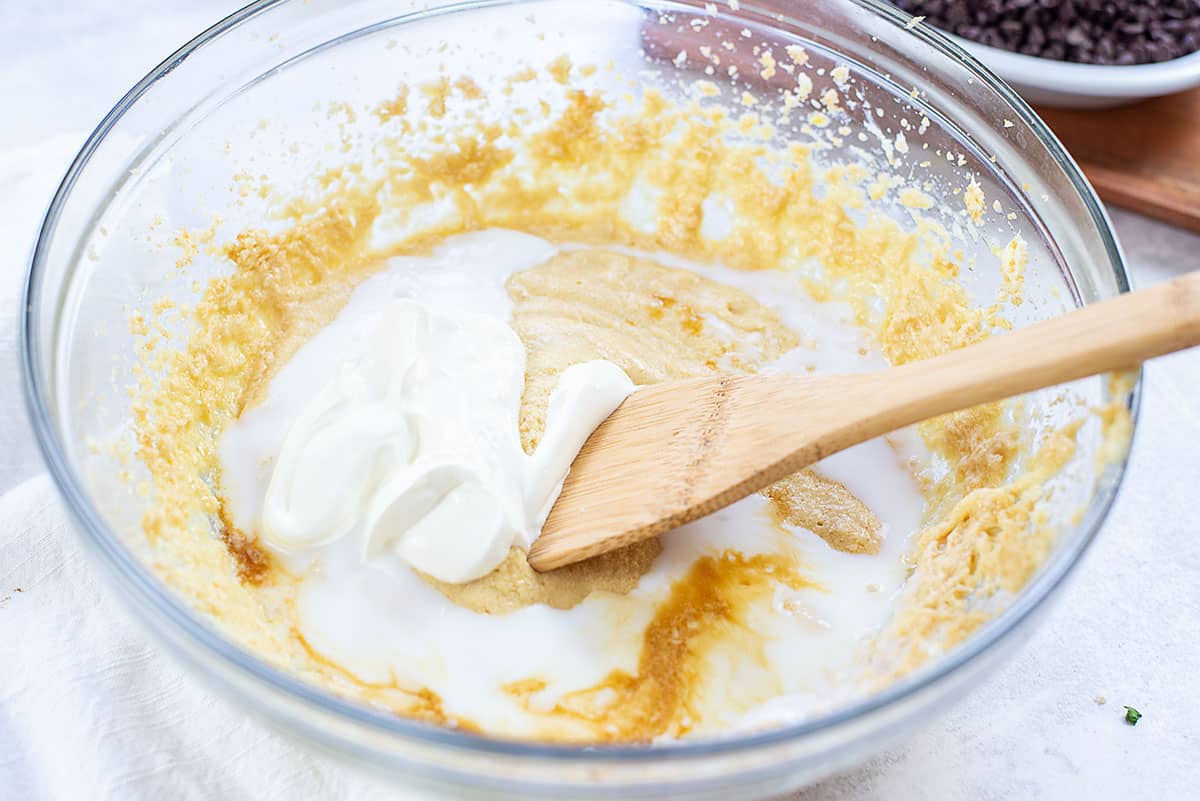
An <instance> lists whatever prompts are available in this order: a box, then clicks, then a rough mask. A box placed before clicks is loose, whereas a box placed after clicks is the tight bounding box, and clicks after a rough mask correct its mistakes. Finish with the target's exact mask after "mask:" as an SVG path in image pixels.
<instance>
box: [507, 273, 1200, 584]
mask: <svg viewBox="0 0 1200 801" xmlns="http://www.w3.org/2000/svg"><path fill="white" fill-rule="evenodd" d="M1197 344H1200V272H1194V273H1189V274H1188V275H1186V276H1183V277H1181V278H1177V279H1175V280H1174V281H1170V282H1168V283H1165V284H1161V285H1159V286H1156V287H1154V288H1152V289H1146V290H1142V291H1140V292H1134V293H1131V294H1126V295H1123V296H1121V297H1119V298H1114V299H1112V300H1107V301H1104V302H1102V303H1097V304H1094V305H1092V306H1088V307H1086V308H1084V309H1080V310H1077V311H1073V312H1070V313H1069V314H1065V315H1063V316H1062V317H1058V318H1055V319H1053V320H1046V321H1044V322H1041V323H1037V324H1035V325H1031V326H1029V327H1027V328H1023V329H1021V330H1019V331H1015V332H1013V333H1010V334H1005V335H1002V336H995V337H992V338H990V339H987V340H984V341H983V342H980V343H979V344H977V345H972V346H970V347H967V348H962V349H961V350H956V351H952V352H950V353H947V354H944V355H942V356H938V357H937V358H933V359H928V360H925V361H921V362H912V363H910V364H906V365H903V366H900V367H893V368H890V369H887V370H881V371H878V372H874V373H863V374H856V375H831V376H818V377H802V376H792V375H762V376H754V375H749V376H714V377H711V378H701V379H696V380H690V381H676V382H670V383H665V384H656V385H653V386H649V387H646V388H644V389H641V390H638V391H637V392H635V393H634V394H632V395H630V396H629V397H628V398H627V399H626V400H625V402H624V403H623V404H621V406H620V407H619V408H618V409H617V410H616V411H615V412H613V413H612V415H610V416H609V418H608V419H607V420H605V421H604V422H603V423H601V424H600V426H599V427H598V428H597V429H596V430H595V432H593V433H592V436H591V438H589V439H588V441H587V443H586V444H584V446H583V449H582V450H581V451H580V452H579V455H578V456H577V457H576V458H575V462H574V464H573V465H572V466H571V472H570V473H569V474H568V475H567V479H566V482H565V483H564V484H563V490H562V494H561V495H559V497H558V502H557V503H555V505H554V508H553V509H552V510H551V512H550V517H549V518H548V519H547V521H546V525H545V527H544V528H543V529H542V534H541V536H540V537H539V538H538V539H537V541H536V542H534V544H533V547H532V548H531V549H530V551H529V563H530V564H531V565H532V566H533V567H534V568H535V569H536V570H543V571H544V570H553V569H554V568H557V567H562V566H563V565H569V564H571V563H573V562H578V561H581V560H583V559H587V558H588V557H591V556H596V555H597V554H601V553H604V552H606V551H611V550H613V549H614V548H619V547H621V546H623V545H629V544H631V543H633V542H636V541H638V540H642V539H645V538H647V537H652V536H654V535H656V534H661V533H663V532H665V531H668V530H670V529H672V528H675V527H676V526H680V525H682V524H684V523H686V522H688V521H689V520H694V519H696V518H697V517H702V516H703V515H706V514H709V513H710V512H714V511H716V510H717V509H720V508H721V507H723V506H727V505H729V504H731V503H733V502H734V501H736V500H738V499H740V498H743V497H745V496H746V495H749V494H750V493H752V492H755V491H757V490H760V489H762V488H763V487H765V486H767V485H768V484H771V483H773V482H775V481H777V480H779V479H781V478H783V477H784V476H787V475H790V474H791V473H794V472H796V471H797V470H800V469H801V468H803V467H806V466H807V465H810V464H812V463H813V462H816V461H818V460H820V459H822V458H824V457H825V456H828V455H829V454H831V453H836V452H837V451H840V450H843V449H845V448H848V447H850V446H851V445H855V444H857V443H860V442H864V441H866V440H868V439H871V438H873V437H877V436H880V435H882V434H886V433H888V432H889V431H894V430H896V429H898V428H902V427H904V426H907V425H911V424H912V423H916V422H918V421H921V420H926V419H928V418H931V417H936V416H938V415H940V414H945V413H946V412H953V411H957V410H959V409H967V408H970V407H971V406H975V405H978V404H980V403H986V402H989V401H995V400H1000V399H1001V398H1008V397H1011V396H1013V395H1019V394H1021V393H1023V392H1029V391H1031V390H1034V389H1040V388H1042V387H1048V386H1053V385H1055V384H1061V383H1063V382H1066V381H1073V380H1075V379H1078V378H1083V377H1085V376H1089V375H1095V374H1097V373H1103V372H1108V371H1111V370H1120V369H1125V368H1131V367H1135V366H1137V365H1138V364H1140V363H1141V362H1142V361H1144V360H1146V359H1149V358H1151V357H1153V356H1159V355H1162V354H1164V353H1170V352H1172V351H1176V350H1181V349H1183V348H1187V347H1191V346H1193V345H1197Z"/></svg>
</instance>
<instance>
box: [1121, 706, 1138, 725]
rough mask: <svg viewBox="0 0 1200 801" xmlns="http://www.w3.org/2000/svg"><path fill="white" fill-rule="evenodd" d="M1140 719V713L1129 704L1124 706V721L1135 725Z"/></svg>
mask: <svg viewBox="0 0 1200 801" xmlns="http://www.w3.org/2000/svg"><path fill="white" fill-rule="evenodd" d="M1141 719H1142V713H1141V712H1138V711H1137V710H1136V709H1134V708H1133V707H1131V706H1127V707H1125V722H1126V723H1128V724H1129V725H1130V726H1136V725H1137V722H1138V721H1139V720H1141Z"/></svg>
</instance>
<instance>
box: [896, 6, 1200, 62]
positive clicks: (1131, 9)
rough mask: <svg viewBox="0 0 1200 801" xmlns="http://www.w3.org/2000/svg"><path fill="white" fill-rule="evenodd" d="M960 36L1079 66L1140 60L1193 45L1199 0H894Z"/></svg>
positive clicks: (1162, 57) (1198, 39) (1199, 32)
mask: <svg viewBox="0 0 1200 801" xmlns="http://www.w3.org/2000/svg"><path fill="white" fill-rule="evenodd" d="M893 2H894V3H895V4H896V5H897V6H899V7H900V8H902V9H904V10H905V11H907V12H909V13H910V14H913V15H916V16H923V17H925V21H926V22H928V23H929V24H931V25H936V26H937V27H939V28H942V29H944V30H947V31H951V32H952V33H956V34H958V35H959V36H961V37H963V38H964V39H971V40H974V41H976V42H979V43H980V44H985V45H991V46H992V47H999V48H1001V49H1004V50H1012V51H1014V52H1017V53H1024V54H1025V55H1029V56H1041V57H1042V58H1053V59H1057V60H1059V61H1077V62H1082V63H1084V64H1120V65H1127V64H1147V63H1150V62H1154V61H1167V60H1169V59H1172V58H1178V57H1179V56H1183V55H1187V54H1188V53H1193V52H1195V51H1197V50H1200V0H893Z"/></svg>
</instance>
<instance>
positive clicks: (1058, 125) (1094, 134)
mask: <svg viewBox="0 0 1200 801" xmlns="http://www.w3.org/2000/svg"><path fill="white" fill-rule="evenodd" d="M1037 112H1038V114H1040V115H1041V116H1042V119H1044V120H1045V121H1046V122H1047V123H1049V125H1050V127H1051V128H1052V129H1053V130H1054V132H1055V133H1056V134H1058V137H1059V139H1061V140H1062V142H1063V144H1064V145H1066V146H1067V150H1069V151H1070V152H1071V155H1072V156H1074V157H1075V160H1076V161H1077V162H1079V166H1080V167H1082V168H1083V171H1084V173H1085V174H1086V175H1087V177H1088V180H1090V181H1091V182H1092V186H1094V187H1096V191H1097V192H1098V193H1099V194H1100V197H1101V198H1103V199H1104V200H1105V201H1106V202H1108V203H1112V204H1113V205H1116V206H1123V207H1124V208H1127V209H1130V210H1132V211H1136V212H1140V213H1142V214H1145V215H1147V216H1149V217H1156V218H1158V219H1160V220H1165V221H1166V222H1169V223H1172V224H1174V225H1180V226H1183V227H1185V228H1190V229H1192V230H1193V231H1200V89H1194V90H1192V91H1189V92H1183V93H1181V94H1176V95H1169V96H1167V97H1160V98H1156V99H1154V100H1146V101H1143V102H1141V103H1137V104H1134V105H1132V106H1122V107H1120V108H1115V109H1101V110H1099V111H1069V110H1063V109H1049V108H1039V109H1037Z"/></svg>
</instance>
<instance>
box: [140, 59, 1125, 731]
mask: <svg viewBox="0 0 1200 801" xmlns="http://www.w3.org/2000/svg"><path fill="white" fill-rule="evenodd" d="M790 57H791V58H792V59H793V60H792V61H791V62H789V66H790V67H791V69H793V70H798V69H800V68H802V66H803V63H804V59H803V58H801V54H800V53H791V54H790ZM589 78H593V80H590V81H589ZM529 81H534V82H535V83H536V84H537V86H538V87H539V96H538V98H537V101H536V102H531V103H529V104H527V105H522V101H521V100H520V92H519V91H514V89H513V87H519V86H521V85H525V84H526V83H527V82H529ZM841 83H844V76H842V77H841V78H839V85H841ZM697 91H698V92H699V93H700V94H701V95H709V94H711V93H712V92H711V90H710V89H709V88H708V86H705V85H700V86H699V87H698V89H697ZM788 97H789V95H788V94H786V93H785V95H783V96H781V97H780V98H778V108H779V110H780V112H781V113H783V114H787V113H788V112H789V110H790V109H795V108H796V105H797V104H796V103H795V102H794V95H792V97H793V100H789V99H788ZM826 106H827V107H828V113H830V114H834V115H836V113H837V112H836V103H835V102H833V100H832V99H831V100H830V101H829V102H828V103H826ZM374 111H375V118H376V119H377V120H378V122H379V124H378V131H377V132H376V133H374V134H373V135H374V136H376V137H377V141H376V142H375V144H374V150H373V153H374V158H375V159H376V161H373V162H372V163H370V164H364V165H358V166H357V167H355V168H353V169H346V168H342V169H339V170H334V171H331V172H330V173H329V174H327V175H324V176H322V177H321V180H320V181H319V186H318V188H317V189H316V190H314V191H313V192H310V193H308V194H305V193H303V192H300V191H297V192H296V193H295V194H294V196H292V197H291V198H290V199H289V202H288V203H287V204H286V206H282V205H281V207H282V208H284V209H285V214H286V218H285V219H286V225H283V226H277V228H276V230H274V231H273V232H271V233H268V232H267V231H265V230H261V231H260V230H248V231H244V232H242V233H241V234H239V235H238V236H237V237H236V238H234V239H233V240H232V241H230V242H227V243H224V244H222V245H220V246H219V253H220V255H221V256H222V257H223V258H225V259H227V260H228V262H229V263H230V264H231V265H232V270H231V271H230V272H229V273H228V274H227V275H225V276H223V277H218V278H215V279H213V280H212V281H211V282H210V283H209V284H208V285H207V288H206V289H205V292H204V295H203V298H202V300H201V301H200V303H199V304H198V305H197V307H196V309H195V312H194V320H195V327H194V330H193V331H192V332H191V334H190V335H189V339H188V341H187V342H186V343H182V344H181V345H180V346H179V348H178V349H175V350H172V349H170V348H169V347H161V346H160V347H158V348H157V349H153V350H150V352H149V353H148V354H147V356H146V363H147V370H146V373H145V375H146V378H145V381H144V383H143V385H142V386H141V387H140V388H139V394H140V398H141V402H140V403H139V404H138V405H137V413H138V419H137V421H136V423H137V434H138V446H137V455H138V456H139V458H140V459H141V460H142V461H143V462H144V463H145V464H146V466H147V467H148V468H149V471H150V474H151V476H152V483H153V496H152V497H153V503H152V506H151V509H150V511H149V512H148V513H147V515H146V517H145V519H144V528H145V531H146V533H147V534H148V536H149V537H150V540H151V542H152V545H153V547H154V549H155V553H156V554H157V557H156V568H157V569H158V570H159V571H160V572H161V573H162V574H163V576H164V577H165V579H166V580H167V581H168V582H169V583H171V584H172V585H174V586H175V587H176V588H178V589H179V590H180V591H181V592H182V593H183V594H184V595H185V596H186V597H187V598H189V600H191V601H192V602H193V604H195V605H196V606H197V607H198V608H199V609H201V610H202V611H204V612H206V613H208V614H210V615H211V616H212V617H214V618H216V619H217V620H219V621H220V623H221V624H222V625H223V626H224V627H225V628H226V629H227V630H228V631H229V632H230V633H231V634H232V635H233V636H234V637H236V638H237V639H238V640H239V641H241V642H243V643H244V644H245V645H246V646H247V647H249V648H251V649H253V650H255V651H256V652H258V653H260V654H262V655H263V656H264V657H266V658H268V659H271V660H272V661H274V662H276V663H278V664H280V665H282V666H284V667H286V668H287V669H289V670H292V671H295V672H297V673H299V674H301V675H303V676H305V677H306V678H308V679H310V680H311V681H314V682H317V683H319V684H321V685H324V686H326V687H328V688H330V689H332V690H333V691H335V692H338V693H341V694H344V695H348V696H350V697H353V698H357V699H361V700H363V701H367V702H369V703H372V704H375V705H378V706H382V707H384V708H387V709H391V710H394V711H395V712H396V713H398V714H402V715H409V716H414V717H418V718H422V719H425V720H429V721H433V722H437V723H441V724H445V725H453V726H460V727H465V728H472V729H478V730H481V731H484V732H488V733H494V734H500V735H508V736H518V737H527V738H534V739H539V740H549V741H583V742H602V741H639V742H646V741H651V740H655V739H658V738H675V737H682V736H688V735H697V734H705V735H715V734H720V733H722V732H727V731H730V730H734V729H744V728H747V727H759V726H771V725H777V724H779V723H781V722H784V721H789V720H795V719H799V718H804V717H808V716H811V715H814V714H817V713H820V712H822V711H825V710H827V709H829V708H830V707H832V706H834V705H837V704H840V703H845V702H846V701H847V700H849V699H852V698H855V697H860V696H862V695H864V694H866V693H869V692H871V691H872V690H873V689H875V688H876V687H878V686H880V685H881V684H882V683H884V682H886V681H888V680H890V679H892V678H894V677H895V676H898V675H902V674H904V673H906V672H908V671H910V670H912V669H913V668H915V667H917V666H918V665H919V664H921V663H922V662H923V661H924V660H925V659H927V658H928V657H929V656H930V655H934V654H937V653H940V652H942V651H943V650H945V649H946V648H948V647H950V646H952V645H954V644H955V643H956V642H958V641H960V640H961V639H963V638H964V637H966V636H967V635H968V634H970V632H971V631H973V630H974V629H975V628H976V627H978V626H979V625H980V624H981V623H982V622H983V621H984V620H986V619H987V617H988V616H989V615H990V614H992V613H993V612H994V609H995V607H996V605H995V604H989V599H990V598H998V597H1000V596H1001V595H1003V594H1005V593H1014V592H1016V591H1017V590H1019V589H1020V587H1021V586H1022V585H1023V584H1024V582H1025V581H1026V580H1027V579H1028V577H1029V576H1030V575H1031V574H1032V573H1033V571H1034V570H1035V569H1036V568H1037V566H1038V565H1039V564H1040V561H1041V559H1042V558H1043V557H1044V555H1045V553H1046V552H1047V550H1048V549H1049V546H1050V544H1051V542H1052V540H1053V536H1054V532H1053V530H1052V528H1051V527H1050V526H1049V525H1048V524H1047V523H1046V522H1045V521H1044V520H1043V519H1042V518H1041V516H1040V515H1039V513H1038V504H1039V502H1040V500H1041V492H1040V489H1039V488H1040V487H1041V485H1042V483H1043V482H1045V481H1046V480H1048V479H1050V478H1051V477H1052V476H1053V475H1054V474H1055V473H1056V472H1057V471H1058V470H1059V469H1060V468H1061V467H1062V466H1063V465H1064V464H1065V463H1066V462H1067V461H1068V460H1069V459H1070V458H1071V455H1072V453H1073V449H1074V433H1075V430H1074V428H1073V427H1068V428H1067V429H1065V430H1060V431H1056V432H1051V433H1050V434H1048V435H1046V436H1043V437H1042V438H1041V439H1040V441H1038V442H1037V444H1036V447H1035V446H1034V445H1033V443H1031V442H1030V441H1029V440H1030V438H1029V437H1027V436H1026V435H1025V434H1023V433H1022V432H1023V428H1022V426H1021V422H1022V417H1021V411H1020V409H1019V408H1017V407H1015V406H1014V407H1005V406H1002V405H990V406H984V407H979V408H976V409H973V410H970V411H968V412H962V413H958V414H954V415H948V416H947V417H945V418H942V419H940V420H937V421H933V422H931V423H928V424H925V425H923V426H921V427H920V430H919V432H916V431H913V432H904V433H902V434H900V435H897V436H894V437H891V438H888V439H887V440H879V441H874V442H869V443H866V444H864V445H862V446H859V447H858V448H854V449H852V450H851V451H848V452H846V453H844V454H841V455H838V456H836V457H833V458H831V459H828V460H826V461H824V462H822V463H820V464H818V465H817V466H816V467H815V468H813V469H812V470H806V471H803V472H802V473H799V474H797V475H795V476H792V477H790V478H788V479H786V480H784V481H781V482H779V483H778V484H776V485H775V486H773V487H771V488H770V489H769V490H767V491H766V492H765V493H764V494H763V495H762V496H757V497H752V498H749V499H747V500H745V501H743V502H741V503H739V504H736V505H735V506H733V507H730V508H729V509H727V510H724V511H722V512H720V513H718V514H717V515H714V516H712V517H710V518H707V519H704V520H701V521H698V522H697V523H693V524H691V525H689V526H687V527H686V528H685V529H682V530H679V531H677V532H674V533H672V534H671V535H670V536H668V537H665V538H663V540H662V542H661V543H660V542H657V541H651V542H644V543H640V544H638V545H635V546H633V547H631V548H628V549H625V550H623V551H618V552H615V553H612V554H608V555H605V556H603V557H599V558H597V559H594V560H592V561H590V562H585V563H582V564H579V565H575V566H572V567H570V568H566V569H563V570H561V571H556V572H553V573H548V574H537V573H534V572H533V571H532V570H531V569H530V568H529V566H528V565H527V563H526V562H525V559H524V551H525V549H526V548H527V547H528V545H529V543H530V542H531V541H532V538H533V537H536V535H537V529H538V527H539V526H540V523H541V520H543V519H544V515H545V512H546V511H548V508H549V506H548V504H549V503H551V502H552V500H553V497H554V494H555V487H556V486H557V483H558V481H560V480H561V475H562V470H563V469H564V468H565V465H566V464H568V463H569V461H570V457H571V456H572V455H573V453H574V450H575V449H577V448H578V445H579V444H581V442H582V438H583V437H586V434H587V432H588V431H590V428H591V426H594V425H595V424H596V423H598V422H599V421H600V420H602V419H603V417H604V416H605V415H606V414H607V413H608V411H610V410H611V409H612V408H613V407H615V405H616V403H619V402H620V399H621V398H622V397H624V393H627V392H629V391H631V390H632V389H633V386H634V385H645V384H650V383H654V382H658V381H664V380H671V379H678V378H685V377H690V376H701V375H706V374H711V373H719V372H758V371H764V370H782V371H792V372H813V371H825V372H832V371H853V370H863V369H873V368H877V367H880V366H883V365H885V364H887V363H902V362H905V361H910V360H914V359H919V358H924V357H927V356H931V355H934V354H937V353H940V352H943V351H945V350H947V349H950V348H954V347H959V346H962V345H964V344H968V343H971V342H974V341H977V340H979V339H981V338H983V337H986V336H988V335H989V334H990V333H992V332H993V331H994V330H996V329H1001V328H1004V327H1005V326H1006V325H1007V323H1006V321H1005V318H1004V313H1005V309H1006V308H1008V306H1009V304H1014V303H1019V302H1020V292H1021V281H1022V275H1023V269H1024V258H1025V257H1024V249H1023V243H1022V242H1021V241H1020V240H1019V239H1014V240H1013V242H1011V243H1010V244H1009V246H1008V247H1007V248H1006V249H1004V250H1003V251H1002V252H1001V253H1000V255H999V256H998V263H997V264H995V265H992V266H991V269H995V270H997V271H998V273H999V274H1000V275H1001V276H1002V277H1003V281H1002V289H1001V291H1000V293H999V296H998V297H996V298H994V299H991V300H989V302H988V304H987V305H985V306H983V307H978V306H976V305H974V304H973V303H972V302H971V300H970V298H969V297H968V296H967V293H966V291H965V290H964V289H963V288H962V286H960V285H959V284H958V283H957V282H956V281H955V280H954V278H955V275H956V273H957V270H958V269H959V266H958V263H957V262H956V260H955V258H954V257H953V255H952V248H951V246H950V242H949V239H948V238H947V237H946V236H945V234H944V233H940V232H939V231H938V230H937V229H936V227H934V226H920V228H919V230H920V233H913V232H911V231H909V230H906V229H905V228H904V227H903V226H901V225H900V224H898V223H897V222H895V221H894V220H892V219H890V218H888V217H885V216H882V215H874V216H872V217H871V218H870V219H869V220H866V221H863V220H861V219H858V220H856V219H855V217H854V216H853V215H852V214H851V210H853V209H855V208H857V207H859V206H861V205H862V204H863V203H864V202H865V200H866V198H867V197H872V198H877V197H882V196H888V195H889V194H894V195H895V196H897V197H899V198H900V200H901V202H907V203H908V204H909V205H911V206H914V207H917V208H920V207H921V206H923V205H924V204H923V200H924V195H922V193H921V192H920V191H919V190H916V189H912V188H907V187H901V186H900V185H898V183H896V182H889V181H886V180H883V179H881V178H880V177H878V176H876V177H871V176H869V175H867V174H866V173H865V172H863V171H855V170H853V169H842V170H835V171H833V172H831V173H828V174H821V173H819V172H818V171H817V169H816V168H815V167H814V165H813V163H812V161H811V160H810V154H809V152H808V150H807V149H806V148H805V147H803V146H801V145H798V144H791V145H786V146H780V145H779V143H778V142H777V141H776V139H775V135H776V133H777V132H776V131H775V130H774V129H772V128H771V127H770V126H767V125H765V124H763V122H762V120H761V118H755V117H752V116H750V117H743V118H741V119H739V120H734V119H732V118H731V117H730V116H729V115H728V114H727V113H726V112H725V111H723V110H722V109H721V107H720V106H719V105H708V104H705V105H701V104H699V103H685V104H679V103H675V102H671V101H668V100H667V99H666V98H665V97H663V96H661V95H659V94H657V93H655V92H653V91H650V90H646V91H644V92H643V93H642V94H641V96H640V97H639V98H637V99H622V98H621V97H619V96H614V94H613V93H611V92H607V91H605V90H604V89H603V88H602V87H601V82H600V81H599V79H596V78H595V71H593V70H590V69H586V70H585V69H579V68H576V67H573V66H572V65H571V64H570V62H569V61H566V60H565V59H560V60H558V61H555V62H554V63H553V64H552V65H551V66H550V68H549V69H548V70H547V71H546V73H537V72H533V71H530V72H528V73H526V72H523V73H521V74H519V75H517V76H512V78H511V79H509V80H507V81H498V82H497V83H496V85H494V86H491V85H488V86H481V85H480V84H478V83H476V82H475V81H473V80H471V79H468V78H459V79H453V80H452V79H449V78H447V79H446V80H444V81H441V82H439V83H436V84H433V85H430V86H426V87H422V88H421V90H420V91H419V92H417V91H412V92H410V91H409V90H407V89H405V90H404V91H402V92H401V93H400V94H398V95H397V97H396V98H394V99H393V100H391V101H389V102H388V103H385V104H382V105H380V106H379V107H377V108H375V109H374ZM797 113H798V112H797ZM418 142H419V143H420V146H416V144H415V143H418ZM964 183H965V182H964ZM972 186H973V187H974V188H973V189H972V190H971V191H969V192H968V193H967V195H966V197H967V198H968V202H967V203H966V204H965V205H964V208H963V209H962V210H961V215H962V217H963V220H964V223H965V224H967V225H973V224H976V222H977V221H978V219H979V216H980V214H981V212H980V208H979V206H980V205H981V204H980V203H979V202H975V203H974V207H972V203H971V201H970V199H971V198H974V199H975V201H978V200H979V198H978V197H977V193H978V187H977V186H974V185H973V184H972ZM214 247H216V246H214ZM138 324H139V325H142V326H145V320H141V321H140V322H139V323H138ZM148 330H149V329H148V328H147V331H148ZM1107 414H1108V419H1109V421H1110V423H1113V422H1115V423H1117V424H1118V425H1113V426H1112V427H1113V429H1114V430H1115V431H1117V432H1118V433H1119V432H1120V428H1121V426H1120V425H1119V424H1120V422H1121V420H1120V414H1119V413H1118V412H1115V411H1113V410H1111V409H1110V410H1107ZM935 465H940V466H941V467H939V468H938V469H934V468H935ZM214 530H215V531H216V532H217V533H219V535H220V536H219V537H213V536H211V532H213V531H214Z"/></svg>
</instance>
